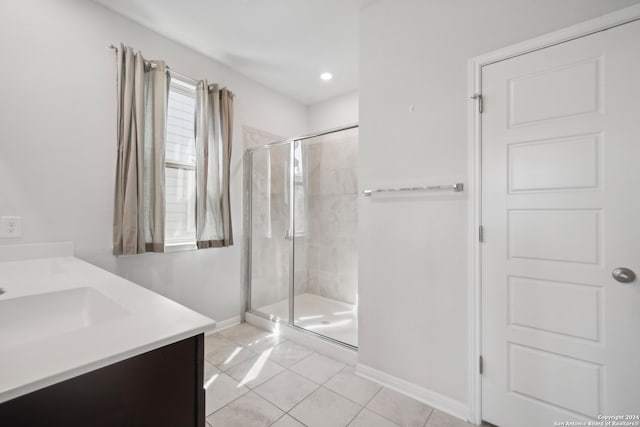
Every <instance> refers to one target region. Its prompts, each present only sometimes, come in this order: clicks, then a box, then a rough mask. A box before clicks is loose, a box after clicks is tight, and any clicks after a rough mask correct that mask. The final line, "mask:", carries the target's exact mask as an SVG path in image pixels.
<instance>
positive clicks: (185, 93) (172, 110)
mask: <svg viewBox="0 0 640 427" xmlns="http://www.w3.org/2000/svg"><path fill="white" fill-rule="evenodd" d="M195 109H196V87H195V86H194V85H193V84H191V83H189V82H187V81H185V80H182V79H180V78H179V77H176V76H175V75H173V74H172V76H171V85H170V87H169V104H168V108H167V145H166V158H165V181H166V217H165V218H166V219H165V245H166V246H176V245H183V244H195V241H196V145H195V134H194V122H195Z"/></svg>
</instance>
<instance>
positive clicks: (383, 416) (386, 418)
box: [364, 386, 400, 426]
mask: <svg viewBox="0 0 640 427" xmlns="http://www.w3.org/2000/svg"><path fill="white" fill-rule="evenodd" d="M384 388H385V386H381V387H380V389H379V390H378V391H377V392H376V394H374V395H373V396H372V397H371V399H369V401H368V402H367V404H366V405H364V407H365V408H366V409H368V410H369V411H371V412H373V413H374V414H376V415H377V416H379V417H381V418H384V419H385V420H387V421H389V422H390V423H392V424H395V425H397V426H400V424H398V423H397V422H395V421H393V420H392V419H390V418H388V417H386V416H385V415H382V414H380V413H378V412H376V411H375V410H374V409H372V408H369V407H368V405H369V403H371V401H372V400H373V399H375V397H376V396H377V395H378V394H379V393H380V392H381V391H382V390H383V389H384ZM389 390H391V389H389Z"/></svg>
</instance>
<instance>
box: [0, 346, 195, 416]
mask: <svg viewBox="0 0 640 427" xmlns="http://www.w3.org/2000/svg"><path fill="white" fill-rule="evenodd" d="M42 357H43V358H46V357H47V355H46V354H43V355H42ZM203 363H204V335H203V334H200V335H196V336H194V337H191V338H188V339H185V340H182V341H178V342H176V343H173V344H169V345H167V346H164V347H161V348H159V349H156V350H152V351H149V352H147V353H144V354H141V355H138V356H134V357H131V358H130V359H126V360H123V361H121V362H117V363H114V364H113V365H109V366H106V367H104V368H101V369H97V370H95V371H92V372H88V373H86V374H83V375H80V376H77V377H75V378H71V379H69V380H66V381H63V382H60V383H57V384H54V385H51V386H49V387H46V388H43V389H40V390H37V391H34V392H32V393H29V394H26V395H24V396H20V397H17V398H15V399H13V400H9V401H7V402H4V403H1V404H0V426H3V427H36V426H38V427H43V426H46V427H88V426H92V427H129V426H130V427H147V426H148V427H192V426H193V427H204V425H205V420H204V411H205V408H204V405H205V403H204V388H203V384H202V382H203V369H204V365H203ZM0 369H1V368H0ZM26 369H28V367H26Z"/></svg>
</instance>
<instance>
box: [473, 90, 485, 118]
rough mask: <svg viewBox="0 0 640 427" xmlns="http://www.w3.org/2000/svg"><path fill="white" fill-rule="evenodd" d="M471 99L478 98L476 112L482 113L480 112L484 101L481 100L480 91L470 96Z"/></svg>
mask: <svg viewBox="0 0 640 427" xmlns="http://www.w3.org/2000/svg"><path fill="white" fill-rule="evenodd" d="M471 99H477V100H478V112H479V113H480V114H482V112H483V111H484V106H483V104H484V102H483V98H482V94H481V93H474V94H473V96H472V97H471Z"/></svg>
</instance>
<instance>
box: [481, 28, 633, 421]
mask: <svg viewBox="0 0 640 427" xmlns="http://www.w3.org/2000/svg"><path fill="white" fill-rule="evenodd" d="M482 92H483V96H484V105H485V111H484V113H483V114H482V223H483V226H484V243H483V244H482V313H483V314H482V355H483V359H484V373H483V375H482V418H483V419H484V420H486V421H488V422H490V423H492V424H495V425H498V426H500V427H543V426H553V425H554V421H555V422H562V421H569V420H572V421H578V420H583V421H588V420H593V419H598V417H599V416H602V415H621V414H625V415H627V414H628V415H635V414H640V280H638V279H636V280H635V281H633V282H631V283H621V282H619V281H616V280H615V279H614V277H613V276H612V271H613V270H614V269H615V268H617V267H626V268H629V269H631V270H633V271H635V272H636V273H637V274H640V22H633V23H629V24H626V25H623V26H620V27H616V28H613V29H610V30H607V31H603V32H600V33H596V34H593V35H590V36H586V37H582V38H579V39H576V40H573V41H569V42H566V43H562V44H559V45H556V46H552V47H549V48H546V49H542V50H539V51H536V52H533V53H529V54H526V55H522V56H518V57H515V58H512V59H509V60H505V61H501V62H498V63H495V64H491V65H488V66H485V67H484V68H483V70H482Z"/></svg>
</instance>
